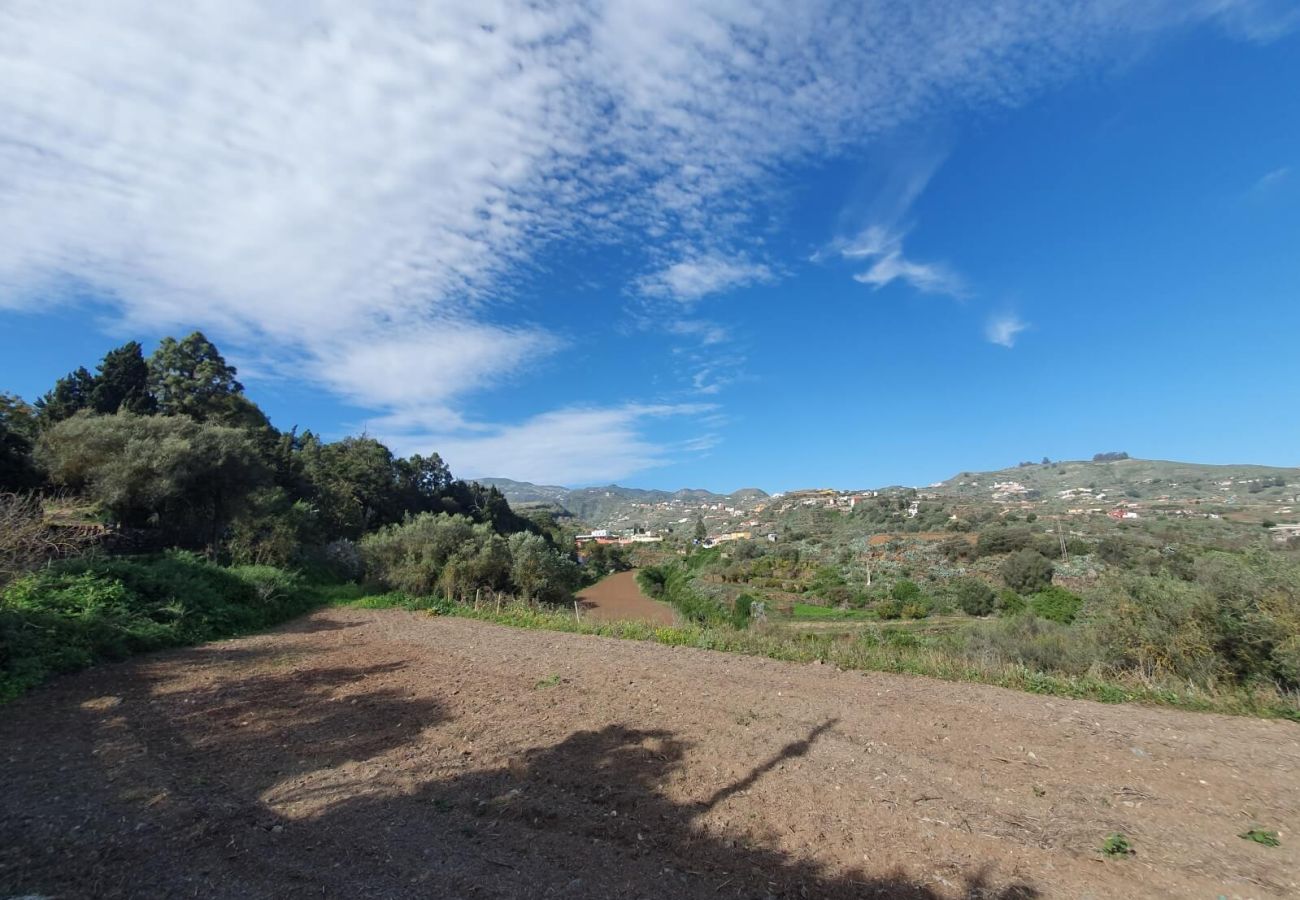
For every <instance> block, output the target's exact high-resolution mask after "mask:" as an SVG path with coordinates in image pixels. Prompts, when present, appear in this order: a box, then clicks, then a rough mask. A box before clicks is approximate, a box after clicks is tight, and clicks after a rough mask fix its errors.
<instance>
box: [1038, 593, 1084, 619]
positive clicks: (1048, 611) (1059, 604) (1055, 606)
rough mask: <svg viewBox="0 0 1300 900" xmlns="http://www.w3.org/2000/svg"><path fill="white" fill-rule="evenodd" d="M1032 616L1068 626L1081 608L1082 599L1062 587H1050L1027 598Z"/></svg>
mask: <svg viewBox="0 0 1300 900" xmlns="http://www.w3.org/2000/svg"><path fill="white" fill-rule="evenodd" d="M1029 608H1030V609H1031V610H1032V611H1033V613H1034V615H1036V616H1041V617H1042V618H1044V619H1049V620H1051V621H1053V622H1059V623H1060V624H1062V625H1069V624H1070V623H1072V622H1073V621H1074V620H1075V617H1076V616H1078V615H1079V610H1080V609H1082V608H1083V598H1082V597H1080V596H1078V595H1077V594H1072V593H1070V592H1069V591H1067V590H1066V589H1065V588H1063V587H1059V586H1057V585H1052V586H1051V587H1048V588H1045V589H1044V590H1041V591H1039V592H1038V593H1037V594H1034V595H1033V596H1032V597H1030V598H1029Z"/></svg>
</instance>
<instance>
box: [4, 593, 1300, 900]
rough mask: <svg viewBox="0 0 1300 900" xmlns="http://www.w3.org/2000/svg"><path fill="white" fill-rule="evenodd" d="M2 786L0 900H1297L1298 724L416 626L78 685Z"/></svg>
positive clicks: (198, 656) (262, 645) (51, 709)
mask: <svg viewBox="0 0 1300 900" xmlns="http://www.w3.org/2000/svg"><path fill="white" fill-rule="evenodd" d="M0 760H2V761H3V769H2V770H0V779H2V781H0V897H7V896H11V895H16V894H25V893H37V894H42V895H46V896H50V897H57V898H69V897H193V896H198V897H219V898H245V897H257V898H273V897H274V898H285V897H301V898H308V897H311V898H319V897H327V898H328V897H339V898H344V897H346V898H363V897H364V898H368V897H431V898H441V897H452V898H458V897H466V898H481V897H500V898H509V897H537V898H543V897H572V898H606V897H644V898H667V897H692V898H718V897H764V896H778V897H796V898H804V897H807V898H815V897H866V896H880V897H906V898H923V900H930V898H936V897H957V896H960V897H970V898H976V897H1002V898H1011V897H1039V896H1041V897H1097V898H1109V897H1156V896H1180V897H1204V898H1216V897H1219V896H1225V897H1268V896H1277V897H1280V896H1284V895H1288V894H1289V895H1290V896H1296V895H1297V892H1298V890H1300V888H1297V884H1296V882H1297V879H1298V878H1300V835H1297V834H1296V830H1297V829H1296V826H1297V824H1298V822H1297V811H1298V810H1300V771H1298V767H1300V728H1298V727H1297V726H1296V725H1294V724H1289V723H1283V722H1265V721H1254V720H1247V719H1234V718H1226V717H1219V716H1209V715H1195V714H1189V713H1181V712H1174V711H1167V710H1153V709H1142V708H1136V707H1122V706H1102V705H1098V704H1090V703H1083V702H1069V701H1061V700H1055V699H1048V698H1042V697H1035V696H1031V695H1027V694H1018V693H1012V692H1008V691H1003V690H1000V689H996V688H989V687H982V686H975V685H956V684H947V683H943V682H938V681H930V680H926V679H916V678H906V677H901V676H888V675H863V674H859V673H842V672H837V671H835V670H834V669H832V668H830V667H827V666H815V665H813V666H803V665H793V664H787V663H779V662H774V661H770V660H763V659H752V658H745V657H739V656H729V655H723V654H715V653H710V652H706V651H698V650H686V649H673V648H669V647H663V646H658V645H654V644H645V643H634V642H620V641H616V640H611V639H602V638H593V637H586V636H578V635H562V634H550V633H544V632H528V631H520V630H513V629H507V628H502V627H497V626H492V625H487V624H483V623H477V622H472V621H467V620H458V619H434V618H430V617H427V616H424V615H417V614H411V613H405V612H398V611H362V610H347V611H345V610H327V611H322V612H319V613H317V614H315V615H312V616H310V617H308V618H306V619H302V620H300V621H298V622H295V623H293V624H291V625H289V626H286V627H284V628H282V629H281V630H279V631H278V632H274V633H270V634H265V635H260V636H257V637H252V638H246V639H241V640H237V641H230V642H224V643H219V644H212V645H207V646H203V647H199V648H195V649H192V650H185V651H177V652H171V653H166V654H160V655H155V656H152V657H147V658H143V659H141V660H137V661H134V662H129V663H124V664H120V665H115V666H107V667H102V668H99V669H95V670H92V671H88V672H85V673H82V674H80V675H76V676H72V677H68V678H65V679H62V680H60V681H58V682H56V683H54V684H52V685H50V686H48V687H46V688H44V689H42V690H39V691H36V692H34V693H33V694H31V695H29V696H27V697H25V698H23V699H21V700H19V701H17V702H16V703H14V704H12V705H10V706H8V707H4V708H0ZM1255 824H1259V825H1262V826H1265V827H1267V828H1270V829H1276V830H1279V831H1281V832H1282V846H1281V847H1279V848H1275V849H1270V848H1268V847H1263V846H1260V845H1257V844H1254V843H1248V842H1247V841H1244V840H1241V839H1239V838H1238V837H1237V835H1238V834H1239V833H1240V832H1242V831H1244V830H1245V829H1247V828H1249V827H1251V826H1252V825H1255ZM1112 832H1123V833H1124V834H1126V835H1128V836H1129V839H1130V840H1131V842H1132V845H1133V847H1134V848H1135V850H1136V855H1133V856H1129V857H1126V858H1121V859H1110V858H1103V857H1102V856H1101V855H1100V854H1099V853H1097V852H1096V850H1095V848H1097V847H1098V846H1099V845H1100V844H1101V842H1102V840H1103V839H1104V838H1105V837H1106V836H1107V835H1108V834H1110V833H1112Z"/></svg>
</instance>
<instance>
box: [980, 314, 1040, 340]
mask: <svg viewBox="0 0 1300 900" xmlns="http://www.w3.org/2000/svg"><path fill="white" fill-rule="evenodd" d="M1028 327H1029V323H1028V322H1023V321H1021V320H1020V317H1019V316H1016V315H1014V314H1012V313H1005V314H1002V315H997V316H993V317H992V318H990V319H989V320H988V322H987V323H985V325H984V337H986V338H987V339H988V340H989V342H990V343H993V344H997V345H998V346H1000V347H1007V348H1011V347H1014V346H1015V345H1016V336H1017V335H1018V334H1020V332H1022V331H1024V330H1025V329H1026V328H1028Z"/></svg>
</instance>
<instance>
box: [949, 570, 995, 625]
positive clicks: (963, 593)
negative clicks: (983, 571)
mask: <svg viewBox="0 0 1300 900" xmlns="http://www.w3.org/2000/svg"><path fill="white" fill-rule="evenodd" d="M955 593H956V595H957V605H958V606H960V607H961V610H962V612H964V613H966V615H968V616H987V615H988V614H989V613H991V612H993V606H994V603H995V601H996V599H997V598H996V595H995V594H994V593H993V588H991V587H989V586H988V585H987V584H985V583H984V582H982V581H980V580H979V579H978V578H962V579H959V580H958V581H957V583H956V591H955Z"/></svg>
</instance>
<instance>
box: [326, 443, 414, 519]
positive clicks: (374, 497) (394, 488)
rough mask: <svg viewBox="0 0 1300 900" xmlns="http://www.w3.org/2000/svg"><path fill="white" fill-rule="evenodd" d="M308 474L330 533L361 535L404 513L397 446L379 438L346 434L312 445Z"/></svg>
mask: <svg viewBox="0 0 1300 900" xmlns="http://www.w3.org/2000/svg"><path fill="white" fill-rule="evenodd" d="M307 457H308V458H307V459H306V461H305V466H306V474H307V477H308V479H309V480H310V481H311V483H312V486H313V488H314V490H315V492H316V496H315V499H316V503H317V505H318V506H319V508H320V512H321V519H322V523H323V524H324V526H325V528H326V530H327V532H328V533H329V534H330V535H331V536H342V537H350V538H358V537H360V536H361V535H363V534H365V533H366V532H367V531H370V530H372V529H374V528H376V527H378V526H380V525H386V524H390V523H392V522H395V521H397V520H398V519H399V518H401V512H402V504H401V499H400V495H401V489H400V485H399V483H398V472H397V467H396V465H395V462H394V460H393V454H392V451H390V450H389V449H388V448H387V447H386V446H384V445H383V444H382V443H380V442H379V441H377V440H375V439H374V438H369V437H347V438H344V439H343V440H341V441H335V442H334V443H332V444H323V445H316V446H312V447H311V448H310V449H309V451H308V453H307Z"/></svg>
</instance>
